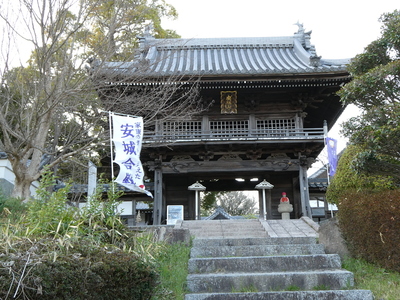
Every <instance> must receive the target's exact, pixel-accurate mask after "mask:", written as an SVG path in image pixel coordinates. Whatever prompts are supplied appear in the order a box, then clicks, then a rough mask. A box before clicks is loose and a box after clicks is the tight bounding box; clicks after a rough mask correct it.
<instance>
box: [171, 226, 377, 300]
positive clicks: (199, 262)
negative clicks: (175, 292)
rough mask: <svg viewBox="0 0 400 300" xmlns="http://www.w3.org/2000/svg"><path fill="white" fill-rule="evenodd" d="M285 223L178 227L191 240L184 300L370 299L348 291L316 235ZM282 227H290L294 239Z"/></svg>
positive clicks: (348, 281) (337, 263)
mask: <svg viewBox="0 0 400 300" xmlns="http://www.w3.org/2000/svg"><path fill="white" fill-rule="evenodd" d="M282 221H283V220H281V222H282ZM290 221H291V222H289V223H290V224H289V223H287V222H285V223H281V228H280V227H279V226H278V225H279V224H280V222H271V223H269V222H270V221H259V220H239V221H238V220H218V221H184V222H183V223H181V224H179V225H178V226H181V228H187V229H189V231H190V233H191V234H192V235H193V236H194V237H195V239H194V240H193V247H192V250H191V258H190V260H189V265H188V269H189V275H188V277H187V288H188V290H189V292H190V293H189V294H187V295H186V297H185V300H201V299H209V300H211V299H212V300H219V299H239V300H240V299H243V300H244V299H246V300H251V299H271V300H276V299H279V300H300V299H302V300H303V299H304V300H306V299H307V300H309V299H310V300H313V299H315V300H316V299H327V300H337V299H343V300H344V299H346V300H356V299H357V300H361V299H362V300H370V299H373V295H372V293H371V292H370V291H367V290H352V289H351V287H352V286H353V284H354V278H353V274H352V273H351V272H348V271H346V270H343V269H342V268H341V260H340V257H339V256H338V255H336V254H325V252H324V246H323V245H321V244H317V242H316V236H317V233H316V232H315V230H311V231H307V230H308V229H303V230H300V231H301V232H303V231H305V232H306V233H303V234H301V233H299V232H298V231H299V228H301V226H303V225H302V224H303V223H305V222H303V221H300V222H302V223H300V222H293V221H292V220H290ZM296 221H299V220H296ZM311 222H312V221H311ZM293 224H295V225H293ZM293 226H295V227H296V228H297V229H298V230H294V228H293ZM284 227H286V228H288V227H289V228H292V229H293V231H294V236H288V235H290V234H288V231H285V230H284V229H282V228H284ZM307 227H310V226H308V225H307ZM307 227H305V228H307ZM267 231H268V232H267ZM270 231H271V232H270ZM312 232H314V236H310V235H312V234H310V233H312ZM271 235H272V236H273V237H271Z"/></svg>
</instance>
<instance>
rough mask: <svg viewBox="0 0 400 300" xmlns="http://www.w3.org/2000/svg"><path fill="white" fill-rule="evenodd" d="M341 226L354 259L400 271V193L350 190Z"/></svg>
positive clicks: (345, 197)
mask: <svg viewBox="0 0 400 300" xmlns="http://www.w3.org/2000/svg"><path fill="white" fill-rule="evenodd" d="M338 204H339V214H338V218H339V226H340V229H341V231H342V234H343V237H344V238H345V240H346V242H347V243H348V246H349V250H350V252H351V253H352V255H353V256H354V257H357V258H362V259H365V260H366V261H367V262H370V263H375V264H378V265H380V266H381V267H383V268H386V269H391V270H394V271H398V272H399V271H400V264H399V261H400V248H399V245H400V190H387V191H379V192H377V191H371V190H362V191H357V190H353V191H350V190H347V191H346V192H343V193H342V198H341V200H340V201H339V203H338Z"/></svg>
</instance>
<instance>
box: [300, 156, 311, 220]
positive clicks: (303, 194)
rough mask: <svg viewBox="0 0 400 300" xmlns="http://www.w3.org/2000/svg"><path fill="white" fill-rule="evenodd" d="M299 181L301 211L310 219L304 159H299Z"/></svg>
mask: <svg viewBox="0 0 400 300" xmlns="http://www.w3.org/2000/svg"><path fill="white" fill-rule="evenodd" d="M299 179H300V199H301V210H302V213H303V216H307V217H309V218H311V219H312V212H311V207H310V194H309V191H308V177H307V162H306V158H305V157H301V158H300V170H299Z"/></svg>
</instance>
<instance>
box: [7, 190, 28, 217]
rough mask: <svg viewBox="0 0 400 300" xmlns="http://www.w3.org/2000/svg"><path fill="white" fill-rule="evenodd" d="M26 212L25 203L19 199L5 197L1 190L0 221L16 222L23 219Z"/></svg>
mask: <svg viewBox="0 0 400 300" xmlns="http://www.w3.org/2000/svg"><path fill="white" fill-rule="evenodd" d="M26 210H27V208H26V204H25V203H23V202H22V201H21V200H19V199H15V198H10V197H7V196H5V195H4V194H2V192H1V190H0V220H3V221H4V220H8V219H10V220H11V221H16V220H18V219H19V218H21V216H22V215H23V214H24V213H25V212H26ZM0 222H2V221H0Z"/></svg>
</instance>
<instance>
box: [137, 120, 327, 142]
mask: <svg viewBox="0 0 400 300" xmlns="http://www.w3.org/2000/svg"><path fill="white" fill-rule="evenodd" d="M298 124H299V122H298V121H297V120H296V118H291V119H277V118H264V119H261V118H257V119H254V120H252V119H235V120H208V118H205V119H204V118H203V120H190V121H169V122H160V123H158V124H157V126H155V128H156V129H155V130H154V131H146V132H145V134H144V140H143V142H144V143H150V144H151V143H157V144H159V143H161V144H166V143H187V142H223V141H230V142H232V141H284V140H287V141H299V140H300V141H304V142H306V141H308V140H314V141H315V140H322V141H323V139H324V128H323V127H321V128H300V127H299V125H298Z"/></svg>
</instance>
